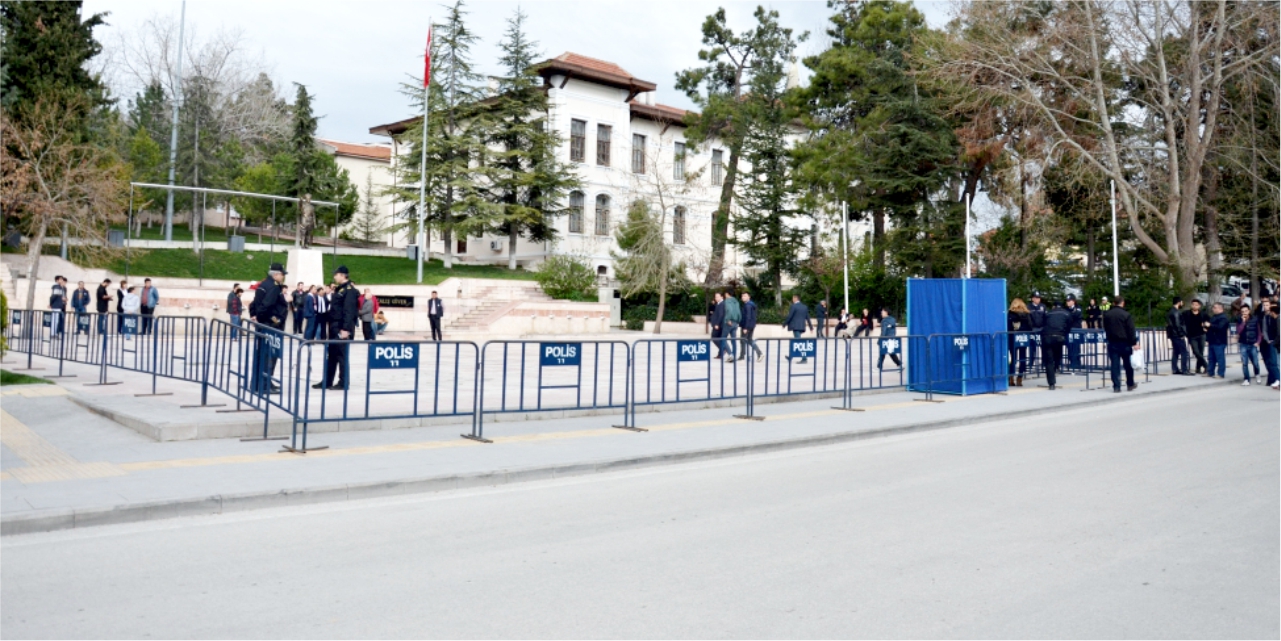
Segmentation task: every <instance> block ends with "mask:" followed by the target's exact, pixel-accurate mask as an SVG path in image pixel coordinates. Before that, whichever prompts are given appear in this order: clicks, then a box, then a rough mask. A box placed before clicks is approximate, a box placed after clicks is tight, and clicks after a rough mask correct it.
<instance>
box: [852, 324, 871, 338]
mask: <svg viewBox="0 0 1281 641" xmlns="http://www.w3.org/2000/svg"><path fill="white" fill-rule="evenodd" d="M859 334H862V335H864V336H871V335H872V327H871V326H870V325H859V326H858V329H856V330H854V338H858V335H859Z"/></svg>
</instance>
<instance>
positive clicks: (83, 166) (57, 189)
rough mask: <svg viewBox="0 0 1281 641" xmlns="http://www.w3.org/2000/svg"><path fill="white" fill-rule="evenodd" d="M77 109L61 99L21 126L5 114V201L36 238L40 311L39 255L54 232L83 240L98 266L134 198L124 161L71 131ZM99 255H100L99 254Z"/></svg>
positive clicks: (32, 247)
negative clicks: (113, 224)
mask: <svg viewBox="0 0 1281 641" xmlns="http://www.w3.org/2000/svg"><path fill="white" fill-rule="evenodd" d="M74 111H75V110H74V109H73V108H70V107H68V106H66V105H64V104H60V103H57V102H54V101H47V100H40V101H37V102H36V103H35V105H34V106H33V107H32V108H31V110H30V112H28V113H27V114H26V116H25V118H23V119H22V124H21V125H19V124H17V123H15V122H14V120H13V119H12V118H11V117H10V115H9V114H7V113H5V114H0V136H2V137H3V138H4V140H5V145H4V146H0V199H2V200H4V201H5V202H6V203H7V206H6V207H7V208H9V209H11V210H12V211H15V212H16V213H17V214H18V215H20V216H21V218H22V226H23V231H24V232H25V233H26V235H27V238H28V240H29V245H28V248H27V256H28V259H29V260H30V265H31V275H30V280H29V281H28V286H27V302H26V308H27V309H34V308H35V307H34V306H35V296H36V287H35V282H36V277H37V275H38V274H39V273H40V253H41V249H42V248H43V247H44V241H45V238H46V237H47V236H48V235H49V234H50V233H60V234H62V235H63V236H64V237H66V236H70V237H74V238H77V239H79V241H80V244H79V246H78V248H77V251H79V252H82V253H84V254H87V255H88V257H89V258H90V259H91V260H92V259H93V258H95V257H99V258H100V257H102V256H103V255H107V254H110V253H111V250H110V249H108V244H107V230H108V229H109V227H110V221H111V217H112V216H113V215H114V214H116V213H118V212H120V211H122V210H123V209H124V207H125V199H126V197H127V194H128V173H127V169H126V167H125V166H124V164H123V163H121V162H120V160H119V159H118V158H117V157H116V156H115V155H114V154H113V153H112V152H111V151H110V150H109V149H106V148H103V147H101V146H97V145H92V144H85V143H81V142H79V141H78V137H77V135H76V134H77V132H75V131H72V130H69V129H68V128H67V123H68V122H73V121H74V118H71V117H70V116H69V115H68V114H69V113H74ZM95 255H97V256H95Z"/></svg>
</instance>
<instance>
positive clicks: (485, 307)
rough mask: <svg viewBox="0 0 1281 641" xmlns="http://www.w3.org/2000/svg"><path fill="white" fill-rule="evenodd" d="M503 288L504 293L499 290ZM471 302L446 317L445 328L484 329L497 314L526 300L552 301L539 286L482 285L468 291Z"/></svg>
mask: <svg viewBox="0 0 1281 641" xmlns="http://www.w3.org/2000/svg"><path fill="white" fill-rule="evenodd" d="M499 289H502V290H503V295H499V294H498V293H497V290H499ZM467 298H468V299H469V302H470V303H471V304H470V305H469V306H468V308H467V309H466V311H464V312H462V313H461V314H457V315H454V316H446V317H445V328H446V329H451V330H462V331H484V330H485V329H486V328H487V327H488V325H489V322H490V321H491V320H493V319H494V318H495V315H496V314H500V312H502V310H504V309H508V308H511V307H514V306H515V305H518V304H520V303H522V302H525V301H551V300H553V299H552V297H551V296H548V295H547V294H546V293H544V292H543V290H542V289H539V288H530V287H522V288H518V289H513V288H511V287H504V286H502V285H492V286H481V287H478V288H474V289H472V290H471V291H469V292H468V296H467Z"/></svg>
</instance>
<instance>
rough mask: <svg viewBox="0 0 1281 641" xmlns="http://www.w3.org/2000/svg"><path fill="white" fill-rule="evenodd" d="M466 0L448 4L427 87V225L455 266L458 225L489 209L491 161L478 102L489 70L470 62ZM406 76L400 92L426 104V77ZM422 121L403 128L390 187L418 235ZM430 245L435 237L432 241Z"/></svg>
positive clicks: (419, 106) (472, 36)
mask: <svg viewBox="0 0 1281 641" xmlns="http://www.w3.org/2000/svg"><path fill="white" fill-rule="evenodd" d="M467 13H468V12H467V11H466V10H464V4H463V2H462V0H457V1H456V2H455V3H454V4H453V6H451V7H450V8H449V12H448V15H447V16H446V17H445V22H444V23H443V24H441V25H439V29H436V30H435V31H434V35H433V40H432V52H431V64H432V73H431V77H432V82H431V86H430V87H429V89H428V92H427V93H428V97H429V99H430V104H431V117H430V118H429V119H428V122H427V168H426V172H425V173H426V179H427V180H426V182H427V186H426V189H427V194H426V196H427V198H426V200H427V211H426V213H425V217H426V220H427V221H428V224H429V225H430V224H435V225H436V226H437V228H438V229H440V231H441V236H442V237H443V240H444V244H445V255H444V261H443V262H444V267H445V268H446V269H449V268H452V267H453V260H454V247H453V238H454V234H455V231H456V230H457V228H458V227H459V225H460V224H463V223H464V221H465V220H466V219H467V218H468V217H469V216H472V215H474V214H477V213H479V212H483V211H487V210H488V209H489V208H490V207H491V204H490V203H489V202H488V201H487V200H486V198H485V197H484V193H483V192H482V186H483V184H484V183H485V176H486V171H487V170H486V169H485V168H486V166H487V165H488V164H489V163H488V156H489V155H490V154H491V151H490V149H488V148H487V147H486V141H487V140H488V139H489V136H488V131H489V121H488V118H487V117H486V113H485V109H484V105H482V104H481V101H482V100H483V99H484V98H485V97H486V95H485V89H484V85H483V83H484V77H483V76H482V75H481V74H479V73H477V72H476V70H475V68H474V67H473V64H472V61H471V48H472V46H473V45H475V44H476V41H477V40H478V37H477V36H476V34H474V33H473V32H472V31H471V29H469V28H468V27H467V24H466V21H465V17H466V16H467ZM416 80H417V82H411V83H405V84H403V85H402V86H401V87H402V93H404V94H405V96H407V97H408V98H409V99H410V104H411V105H413V106H414V108H415V109H416V110H417V111H419V112H421V111H422V109H423V98H424V96H423V83H422V79H421V78H417V79H416ZM422 127H423V122H422V119H421V118H419V119H418V120H417V121H416V122H414V123H413V124H410V125H409V126H408V127H407V129H406V130H405V132H404V133H403V134H401V137H400V141H401V144H402V145H403V147H404V149H405V155H404V156H403V157H402V158H401V159H400V162H398V163H397V164H396V166H397V168H398V171H399V172H400V176H399V179H398V180H397V181H396V182H397V184H398V185H400V186H399V187H397V188H393V189H391V190H389V191H388V193H390V194H392V195H393V196H394V197H395V198H396V200H397V201H399V202H402V203H406V204H409V205H410V206H408V207H405V208H403V209H402V210H401V213H402V215H404V216H407V217H408V220H407V222H406V223H405V224H403V225H401V226H400V227H401V228H408V229H409V230H410V231H411V232H412V233H413V234H414V237H415V238H417V232H418V229H417V217H418V200H419V199H418V196H419V192H418V186H419V184H420V181H421V180H422V178H423V174H424V171H423V168H422V151H423V147H422V141H423V129H422ZM428 246H430V243H429V245H428ZM424 249H425V248H424Z"/></svg>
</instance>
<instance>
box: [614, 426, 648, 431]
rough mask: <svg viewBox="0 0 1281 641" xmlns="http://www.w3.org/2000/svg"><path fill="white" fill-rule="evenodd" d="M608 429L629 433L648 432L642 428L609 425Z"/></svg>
mask: <svg viewBox="0 0 1281 641" xmlns="http://www.w3.org/2000/svg"><path fill="white" fill-rule="evenodd" d="M610 427H613V428H614V429H619V430H627V431H629V432H648V431H649V430H647V429H645V428H643V427H632V426H630V425H611V426H610Z"/></svg>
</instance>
